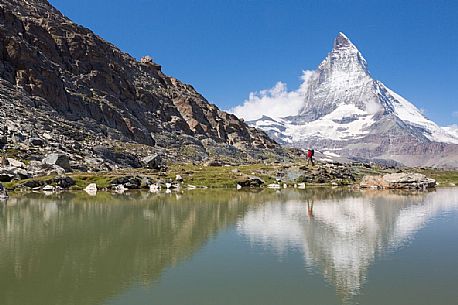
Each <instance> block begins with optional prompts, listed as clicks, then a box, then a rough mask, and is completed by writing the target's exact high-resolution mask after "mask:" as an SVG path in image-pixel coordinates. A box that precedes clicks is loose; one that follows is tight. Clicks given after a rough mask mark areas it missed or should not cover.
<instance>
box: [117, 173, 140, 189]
mask: <svg viewBox="0 0 458 305" xmlns="http://www.w3.org/2000/svg"><path fill="white" fill-rule="evenodd" d="M110 184H111V185H113V186H117V185H123V186H124V187H126V188H128V189H139V188H141V186H142V179H141V178H140V177H138V176H124V177H118V178H115V179H113V180H111V182H110Z"/></svg>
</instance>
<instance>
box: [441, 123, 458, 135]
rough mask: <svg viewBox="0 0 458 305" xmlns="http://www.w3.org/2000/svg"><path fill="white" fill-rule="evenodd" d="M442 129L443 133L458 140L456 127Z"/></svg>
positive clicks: (457, 128) (457, 126) (457, 127)
mask: <svg viewBox="0 0 458 305" xmlns="http://www.w3.org/2000/svg"><path fill="white" fill-rule="evenodd" d="M442 129H443V130H445V132H446V133H448V134H449V135H451V136H452V137H455V138H457V139H458V125H456V124H455V125H451V126H447V127H442Z"/></svg>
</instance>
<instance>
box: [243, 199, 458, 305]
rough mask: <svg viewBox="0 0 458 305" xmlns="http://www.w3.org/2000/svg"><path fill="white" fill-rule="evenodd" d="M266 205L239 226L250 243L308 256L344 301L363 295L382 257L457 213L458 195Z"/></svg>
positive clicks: (309, 262)
mask: <svg viewBox="0 0 458 305" xmlns="http://www.w3.org/2000/svg"><path fill="white" fill-rule="evenodd" d="M289 195H290V196H289V197H290V198H282V200H280V201H279V200H273V201H269V202H266V203H265V204H263V205H262V206H259V207H257V208H256V209H251V210H250V211H249V212H248V213H247V214H246V215H245V217H244V218H243V219H241V220H239V222H238V223H237V229H238V231H239V232H240V233H241V234H242V235H244V236H246V237H247V238H248V239H249V240H250V242H251V243H253V244H261V245H264V246H267V247H271V248H272V249H273V250H274V251H275V252H276V253H277V254H278V255H280V256H281V255H283V254H285V253H287V252H288V250H291V249H298V250H300V251H302V252H303V255H304V260H305V264H306V266H307V267H308V268H318V269H319V270H320V272H321V273H322V275H323V276H324V277H325V278H326V279H327V280H328V281H329V282H330V283H332V284H333V285H334V286H335V287H336V290H337V293H338V294H339V295H340V296H341V297H342V299H347V298H351V297H352V296H354V295H357V294H358V293H359V290H360V288H361V286H362V284H363V283H364V281H365V279H366V274H367V271H368V268H369V266H370V265H371V263H373V261H374V260H375V257H376V256H377V255H379V254H383V253H384V252H385V251H392V250H396V249H397V248H399V247H400V246H401V245H403V244H404V243H405V242H408V241H409V240H410V239H412V238H414V235H415V233H416V232H417V231H418V230H419V229H421V228H422V227H423V226H424V225H425V223H426V222H427V221H429V220H430V219H432V218H433V217H435V216H436V215H438V214H440V213H442V212H447V211H451V210H456V209H458V192H457V191H456V190H450V191H447V190H441V191H440V192H437V193H399V192H398V193H396V192H379V191H377V192H371V191H367V192H362V193H351V194H347V195H348V196H347V197H345V198H340V199H339V198H335V197H334V198H329V199H326V198H317V197H316V196H313V195H311V196H309V197H303V196H301V195H299V194H297V193H291V194H289Z"/></svg>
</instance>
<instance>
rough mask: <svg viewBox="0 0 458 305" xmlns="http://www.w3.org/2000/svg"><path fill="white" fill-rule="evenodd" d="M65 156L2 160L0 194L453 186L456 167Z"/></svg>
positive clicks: (54, 155) (457, 180) (457, 179)
mask: <svg viewBox="0 0 458 305" xmlns="http://www.w3.org/2000/svg"><path fill="white" fill-rule="evenodd" d="M63 156H64V155H58V154H52V155H50V156H47V157H46V158H45V159H43V160H42V162H37V161H32V162H29V163H28V164H26V163H24V162H21V161H19V160H16V159H13V158H7V159H6V160H5V161H6V162H4V164H3V165H2V166H1V167H0V198H7V196H8V193H7V192H8V191H10V192H11V191H14V192H28V191H43V192H56V191H60V190H86V191H87V192H88V193H94V192H96V191H97V190H99V191H100V190H104V191H115V192H118V193H123V192H126V191H128V190H140V189H143V190H148V191H151V192H158V191H160V190H166V191H172V190H179V189H198V188H201V189H206V188H233V189H243V188H268V189H277V190H278V189H284V188H299V189H301V188H306V187H311V186H328V187H351V188H362V189H407V190H428V189H432V188H435V187H436V186H455V185H458V171H452V170H439V169H428V168H402V169H400V168H389V167H382V166H379V165H374V164H365V163H356V162H355V163H346V164H342V163H338V162H332V163H326V162H317V163H316V164H315V165H307V164H305V163H304V162H288V163H279V162H277V163H270V164H262V163H258V164H231V163H227V164H225V163H223V162H220V161H216V160H213V161H208V162H206V163H199V164H196V163H182V164H169V165H167V164H165V162H164V161H163V160H162V159H161V158H160V156H151V157H148V158H145V160H143V162H145V167H144V168H141V169H138V168H137V169H127V168H126V169H118V170H113V171H100V172H78V171H74V170H71V169H70V168H69V166H68V160H67V159H66V158H65V157H63Z"/></svg>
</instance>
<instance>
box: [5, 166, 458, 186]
mask: <svg viewBox="0 0 458 305" xmlns="http://www.w3.org/2000/svg"><path fill="white" fill-rule="evenodd" d="M304 165H305V163H292V164H279V163H272V164H248V165H237V166H235V165H226V166H204V165H202V164H170V165H169V169H168V170H167V171H166V172H157V171H152V170H147V169H126V170H119V171H115V172H96V173H70V174H68V176H70V177H72V178H73V179H74V180H75V182H76V185H75V186H73V187H72V189H84V188H85V187H86V186H87V185H89V184H90V183H96V184H97V187H98V188H100V189H103V188H109V187H110V186H111V185H110V182H111V181H112V180H113V179H114V178H116V177H121V176H126V175H143V176H148V177H150V178H151V179H152V180H153V181H157V180H163V181H164V180H171V181H173V180H175V177H176V175H180V176H181V177H182V178H183V180H184V181H183V182H184V185H193V186H196V187H208V188H235V187H236V185H237V181H238V180H239V179H241V178H242V177H244V176H246V175H250V176H257V177H259V178H261V179H263V180H264V182H265V184H266V185H267V184H270V183H275V177H276V174H277V173H278V172H280V171H284V170H285V169H286V170H287V169H288V168H293V167H294V168H299V167H301V166H304ZM315 166H319V165H315ZM393 171H395V170H393V169H382V168H379V167H370V168H367V167H364V166H358V167H355V168H354V172H355V177H356V182H355V183H358V182H359V181H360V179H362V177H363V176H364V175H370V174H372V175H377V174H384V173H389V172H393ZM403 171H404V172H408V171H411V172H419V173H423V174H425V175H426V176H428V177H431V178H433V179H436V181H437V182H438V183H439V187H446V186H452V185H458V171H450V170H449V171H446V170H438V169H404V170H403ZM52 178H53V177H52V176H44V177H38V178H33V179H26V180H20V181H13V182H8V183H3V185H4V186H5V187H6V188H7V189H10V190H13V189H15V188H16V187H17V186H18V185H19V184H22V183H24V182H26V181H29V180H41V181H46V180H50V179H52ZM294 182H295V181H289V182H288V184H292V183H294ZM348 184H350V182H349V183H348ZM339 185H347V183H341V184H339Z"/></svg>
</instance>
